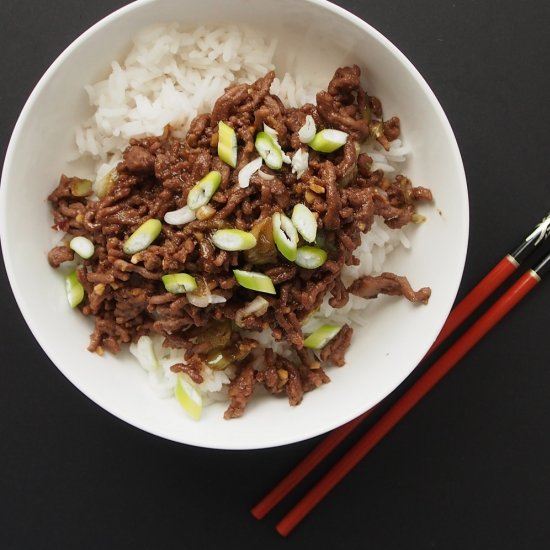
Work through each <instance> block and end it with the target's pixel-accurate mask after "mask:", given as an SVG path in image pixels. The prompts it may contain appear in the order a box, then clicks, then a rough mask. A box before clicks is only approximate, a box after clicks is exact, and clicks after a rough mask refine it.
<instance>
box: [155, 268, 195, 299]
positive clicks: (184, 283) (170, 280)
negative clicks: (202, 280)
mask: <svg viewBox="0 0 550 550" xmlns="http://www.w3.org/2000/svg"><path fill="white" fill-rule="evenodd" d="M162 282H163V283H164V288H165V289H166V290H167V291H168V292H172V293H173V294H183V293H185V292H194V291H195V290H197V281H196V280H195V277H192V276H191V275H188V274H187V273H170V274H169V275H163V276H162Z"/></svg>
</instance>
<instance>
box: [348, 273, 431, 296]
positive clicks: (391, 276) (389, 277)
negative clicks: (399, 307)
mask: <svg viewBox="0 0 550 550" xmlns="http://www.w3.org/2000/svg"><path fill="white" fill-rule="evenodd" d="M348 292H350V293H351V294H355V296H361V298H366V299H372V298H376V297H377V296H378V295H379V294H387V295H389V296H404V297H405V298H407V300H409V301H411V302H423V303H428V299H429V297H430V295H431V290H430V289H429V288H427V287H424V288H421V289H420V290H417V291H414V290H413V289H412V287H411V285H410V283H409V281H408V280H407V278H406V277H400V276H398V275H395V273H382V274H381V275H378V276H376V277H372V276H370V275H367V276H365V277H361V278H360V279H357V280H356V281H354V282H353V283H352V285H351V286H350V287H349V288H348Z"/></svg>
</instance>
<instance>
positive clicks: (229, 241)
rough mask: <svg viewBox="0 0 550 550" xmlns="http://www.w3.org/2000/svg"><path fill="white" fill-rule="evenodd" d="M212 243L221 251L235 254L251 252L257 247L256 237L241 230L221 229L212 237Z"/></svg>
mask: <svg viewBox="0 0 550 550" xmlns="http://www.w3.org/2000/svg"><path fill="white" fill-rule="evenodd" d="M212 242H213V243H214V245H215V246H216V247H217V248H220V249H221V250H229V251H231V252H235V251H237V250H250V249H251V248H254V247H255V246H256V237H254V235H252V233H248V232H246V231H241V230H240V229H220V230H218V231H216V232H215V233H214V234H213V235H212Z"/></svg>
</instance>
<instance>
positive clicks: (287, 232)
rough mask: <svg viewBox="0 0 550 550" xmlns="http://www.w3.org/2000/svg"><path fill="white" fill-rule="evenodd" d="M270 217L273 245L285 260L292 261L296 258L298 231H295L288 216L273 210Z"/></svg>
mask: <svg viewBox="0 0 550 550" xmlns="http://www.w3.org/2000/svg"><path fill="white" fill-rule="evenodd" d="M271 219H272V223H273V240H274V241H275V246H276V247H277V249H278V250H279V252H280V253H281V254H282V255H283V256H284V257H285V258H286V259H287V260H290V261H291V262H293V261H294V260H295V259H296V250H297V248H298V231H296V228H295V227H294V225H293V223H292V222H291V221H290V218H288V217H287V216H285V215H284V214H281V213H280V212H275V214H273V216H272V218H271Z"/></svg>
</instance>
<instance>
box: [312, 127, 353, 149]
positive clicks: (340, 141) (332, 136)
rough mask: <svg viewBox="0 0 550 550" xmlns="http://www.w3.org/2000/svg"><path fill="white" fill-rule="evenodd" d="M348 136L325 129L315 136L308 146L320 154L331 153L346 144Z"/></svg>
mask: <svg viewBox="0 0 550 550" xmlns="http://www.w3.org/2000/svg"><path fill="white" fill-rule="evenodd" d="M347 139H348V134H346V132H342V131H341V130H333V129H326V130H321V131H320V132H317V133H316V134H315V137H314V138H313V139H312V140H311V141H310V142H309V143H308V145H309V146H310V147H311V148H312V149H314V150H315V151H319V152H320V153H332V152H333V151H336V149H340V147H342V145H344V144H345V143H346V140H347Z"/></svg>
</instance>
